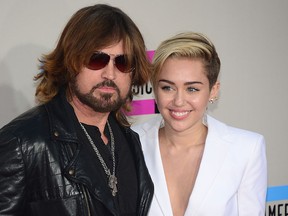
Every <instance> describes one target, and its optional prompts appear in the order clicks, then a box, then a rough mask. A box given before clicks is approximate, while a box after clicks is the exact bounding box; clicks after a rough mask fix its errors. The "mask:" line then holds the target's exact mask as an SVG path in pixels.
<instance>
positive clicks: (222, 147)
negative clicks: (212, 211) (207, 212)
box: [185, 116, 229, 215]
mask: <svg viewBox="0 0 288 216" xmlns="http://www.w3.org/2000/svg"><path fill="white" fill-rule="evenodd" d="M225 137H227V126H226V125H224V124H222V123H219V122H218V121H216V120H215V119H212V118H211V117H209V116H208V136H207V138H206V144H205V150H204V154H203V157H202V161H201V165H200V169H199V173H198V176H197V179H196V183H195V186H194V189H193V193H192V194H191V196H190V200H189V204H188V208H187V210H186V214H185V215H197V211H198V210H199V209H200V208H201V206H202V205H203V203H204V202H205V198H206V196H207V194H208V192H209V191H210V190H211V188H212V187H214V186H215V185H214V184H213V183H214V181H215V179H216V178H219V176H218V173H219V171H220V169H221V168H222V166H223V165H224V160H225V156H226V154H227V153H228V145H229V141H228V140H226V139H225ZM220 178H221V177H220Z"/></svg>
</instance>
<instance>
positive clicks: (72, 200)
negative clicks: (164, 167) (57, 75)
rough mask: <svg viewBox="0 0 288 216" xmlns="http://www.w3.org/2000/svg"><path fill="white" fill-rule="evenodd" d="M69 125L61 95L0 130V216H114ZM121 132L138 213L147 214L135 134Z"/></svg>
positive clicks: (148, 191) (147, 181)
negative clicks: (130, 157) (132, 166)
mask: <svg viewBox="0 0 288 216" xmlns="http://www.w3.org/2000/svg"><path fill="white" fill-rule="evenodd" d="M66 103H67V102H66ZM73 125H74V124H73V122H72V118H71V116H69V115H68V112H67V111H66V110H65V102H64V101H63V94H62V96H61V94H60V95H58V96H56V97H55V98H54V99H53V100H52V101H50V102H49V103H47V104H45V105H41V106H37V107H35V108H32V109H31V110H29V111H27V112H26V113H24V114H22V115H20V116H19V117H17V118H16V119H15V120H13V121H12V122H10V123H9V124H7V125H6V126H4V127H3V128H2V129H1V130H0V215H15V216H16V215H29V216H32V215H41V216H46V215H47V216H48V215H49V216H52V215H53V216H57V215H59V216H60V215H61V216H65V215H73V216H86V215H92V214H91V212H97V213H96V214H95V213H94V214H93V215H94V216H95V215H101V216H108V215H119V213H118V212H117V210H116V209H115V206H114V203H113V199H112V195H111V192H110V191H109V190H108V189H106V188H107V183H106V182H105V181H104V180H103V179H101V178H100V177H99V175H97V168H96V171H95V169H94V167H93V170H92V169H91V164H89V160H88V159H87V154H89V152H86V150H85V148H84V147H83V145H81V144H80V143H79V141H78V138H77V136H76V130H75V129H74V127H73ZM122 129H123V131H124V133H125V135H126V137H127V140H128V143H129V144H130V148H131V151H132V152H133V154H134V157H135V161H136V162H137V164H136V168H137V172H138V173H137V176H138V182H139V202H138V214H137V215H141V216H142V215H147V212H148V208H149V206H150V203H151V200H152V195H153V184H152V181H151V178H150V176H149V173H148V170H147V168H146V165H145V162H144V157H143V153H142V150H141V145H140V141H139V138H138V135H137V134H136V133H135V132H133V131H132V130H131V129H130V128H122ZM101 206H102V207H101ZM91 209H94V210H93V211H92V210H91ZM95 209H97V211H95ZM101 209H102V210H101Z"/></svg>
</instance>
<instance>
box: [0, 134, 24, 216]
mask: <svg viewBox="0 0 288 216" xmlns="http://www.w3.org/2000/svg"><path fill="white" fill-rule="evenodd" d="M8 131H9V130H5V129H2V130H0V215H11V216H12V215H15V216H16V215H22V214H24V209H23V208H24V206H26V205H25V200H26V199H25V194H26V188H25V165H24V161H23V157H22V152H21V145H20V140H19V139H18V138H16V137H14V136H12V135H11V131H10V132H8Z"/></svg>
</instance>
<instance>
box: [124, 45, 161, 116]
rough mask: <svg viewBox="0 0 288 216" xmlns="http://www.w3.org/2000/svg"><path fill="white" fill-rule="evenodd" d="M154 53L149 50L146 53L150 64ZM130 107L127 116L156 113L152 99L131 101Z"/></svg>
mask: <svg viewBox="0 0 288 216" xmlns="http://www.w3.org/2000/svg"><path fill="white" fill-rule="evenodd" d="M154 52H155V51H154V50H149V51H147V52H146V53H147V56H148V59H149V61H150V62H152V59H153V56H154ZM131 107H132V110H131V112H129V113H126V114H127V115H128V116H136V115H148V114H155V113H157V109H156V105H155V100H154V99H145V100H136V101H132V104H131Z"/></svg>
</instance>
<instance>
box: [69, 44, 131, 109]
mask: <svg viewBox="0 0 288 216" xmlns="http://www.w3.org/2000/svg"><path fill="white" fill-rule="evenodd" d="M96 51H101V52H104V53H107V54H109V55H111V58H110V61H109V62H108V64H107V65H106V66H105V67H104V68H102V69H99V70H91V69H89V68H87V67H85V66H84V67H83V68H82V70H81V71H80V73H79V74H78V75H77V77H76V79H75V80H74V82H73V83H72V85H71V90H72V94H74V95H75V96H76V97H77V98H78V99H79V101H80V102H81V103H82V104H84V105H87V106H88V107H90V108H91V109H93V110H94V111H95V112H101V113H105V112H111V111H114V110H117V109H118V108H120V107H121V105H123V104H125V103H126V100H127V97H128V95H129V93H130V89H131V73H132V72H128V73H123V72H121V71H119V69H118V68H117V67H116V66H115V64H114V58H113V56H117V55H120V54H124V49H123V42H122V41H120V42H119V43H116V44H113V45H111V46H109V47H106V48H104V49H101V50H95V52H96Z"/></svg>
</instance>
